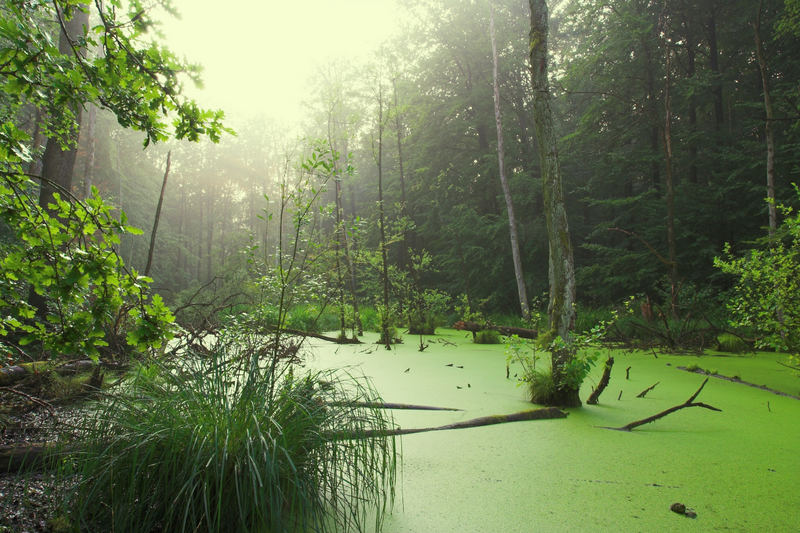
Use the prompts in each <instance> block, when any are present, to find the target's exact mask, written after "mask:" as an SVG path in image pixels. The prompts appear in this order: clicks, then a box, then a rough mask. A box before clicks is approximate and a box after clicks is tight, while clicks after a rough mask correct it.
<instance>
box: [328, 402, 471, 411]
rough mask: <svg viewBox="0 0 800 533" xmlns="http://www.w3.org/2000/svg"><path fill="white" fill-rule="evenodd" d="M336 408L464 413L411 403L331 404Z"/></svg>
mask: <svg viewBox="0 0 800 533" xmlns="http://www.w3.org/2000/svg"><path fill="white" fill-rule="evenodd" d="M327 405H331V406H334V407H367V408H371V409H409V410H416V411H463V409H456V408H455V407H434V406H432V405H414V404H410V403H391V402H330V403H328V404H327Z"/></svg>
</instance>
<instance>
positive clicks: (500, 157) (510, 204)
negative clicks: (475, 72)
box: [489, 0, 531, 320]
mask: <svg viewBox="0 0 800 533" xmlns="http://www.w3.org/2000/svg"><path fill="white" fill-rule="evenodd" d="M489 39H490V41H491V42H492V80H493V82H494V83H493V88H494V92H493V96H494V116H495V122H496V124H497V166H498V170H499V174H500V183H501V185H502V186H503V198H505V201H506V211H507V213H508V231H509V234H510V236H511V257H512V259H513V262H514V274H515V277H516V279H517V293H518V294H519V305H520V309H521V311H522V318H523V319H525V320H530V318H531V310H530V308H529V307H528V293H527V291H526V289H525V274H524V273H523V271H522V259H521V257H520V255H519V237H518V235H517V219H516V217H515V216H514V200H513V198H512V197H511V188H510V187H509V185H508V179H507V178H506V166H505V153H504V151H503V120H502V115H501V113H500V84H499V83H498V81H497V63H498V59H497V43H496V42H495V41H496V39H495V34H494V8H493V7H492V2H491V0H490V1H489Z"/></svg>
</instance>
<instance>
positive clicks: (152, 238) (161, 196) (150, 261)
mask: <svg viewBox="0 0 800 533" xmlns="http://www.w3.org/2000/svg"><path fill="white" fill-rule="evenodd" d="M171 158H172V151H171V150H170V151H169V152H167V168H166V170H164V180H163V181H162V182H161V194H159V195H158V205H157V206H156V216H155V218H154V220H153V231H152V232H151V233H150V248H149V249H148V250H147V265H146V266H145V267H144V275H145V276H149V275H150V267H151V266H152V265H153V251H154V250H155V248H156V232H157V231H158V221H159V219H160V218H161V206H162V205H164V191H165V190H166V189H167V178H168V177H169V167H170V163H171V162H172V161H171Z"/></svg>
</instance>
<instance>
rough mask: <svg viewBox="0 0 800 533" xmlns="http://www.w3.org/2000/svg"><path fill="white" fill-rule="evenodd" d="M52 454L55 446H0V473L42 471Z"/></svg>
mask: <svg viewBox="0 0 800 533" xmlns="http://www.w3.org/2000/svg"><path fill="white" fill-rule="evenodd" d="M54 452H55V446H53V445H51V444H47V443H31V442H27V443H25V444H24V445H21V446H14V445H3V446H0V473H16V472H21V471H33V470H42V469H43V468H45V467H46V466H48V463H49V459H51V458H52V454H53V453H54Z"/></svg>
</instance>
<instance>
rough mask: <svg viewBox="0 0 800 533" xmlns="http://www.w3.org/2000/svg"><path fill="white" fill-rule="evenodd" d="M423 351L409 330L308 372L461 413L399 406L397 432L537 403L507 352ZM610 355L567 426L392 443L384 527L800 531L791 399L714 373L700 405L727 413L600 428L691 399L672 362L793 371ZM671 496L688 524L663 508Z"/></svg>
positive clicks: (328, 353)
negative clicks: (391, 493)
mask: <svg viewBox="0 0 800 533" xmlns="http://www.w3.org/2000/svg"><path fill="white" fill-rule="evenodd" d="M365 340H366V342H373V341H374V339H373V338H372V337H370V336H369V335H368V336H367V337H366V339H365ZM441 340H444V341H447V342H441ZM451 343H452V344H451ZM429 344H430V346H429V348H428V349H427V350H425V351H424V352H422V353H420V352H418V351H417V350H416V348H417V346H416V345H417V343H416V341H415V339H414V338H412V337H407V339H406V344H403V345H398V346H396V347H395V348H394V349H393V350H392V351H386V350H385V349H384V348H383V347H380V346H375V345H374V344H366V343H365V344H362V345H358V346H332V345H329V344H324V343H316V344H314V345H313V346H312V353H313V356H312V358H311V361H310V363H311V364H312V365H313V366H315V367H324V368H340V367H349V368H350V371H351V372H352V371H355V372H363V373H364V374H365V375H366V376H369V377H370V378H371V379H372V380H373V382H374V384H375V386H376V387H377V389H378V390H379V391H380V393H381V395H382V396H383V399H384V400H385V401H387V402H397V403H413V404H425V405H434V406H442V407H454V408H459V409H462V411H455V412H448V411H435V412H432V411H405V410H404V411H394V417H395V421H396V422H397V423H398V424H399V425H400V426H402V427H428V426H436V425H442V424H447V423H451V422H456V421H460V420H468V419H471V418H476V417H479V416H484V415H491V414H509V413H514V412H517V411H523V410H527V409H530V408H532V407H533V406H532V405H531V404H530V403H528V402H526V401H525V399H524V391H523V390H522V389H521V388H518V387H517V386H516V385H515V380H514V379H511V380H507V379H506V377H505V376H506V367H505V354H504V347H503V346H502V345H499V346H498V345H493V346H486V345H474V344H472V343H471V342H469V339H468V338H467V336H465V335H464V334H463V333H461V332H457V331H452V330H443V331H442V334H441V335H440V336H438V337H436V338H431V339H429ZM614 356H615V359H616V364H615V366H614V370H613V372H612V377H611V382H610V384H609V386H608V388H607V389H606V391H605V393H604V394H603V396H601V398H600V404H599V405H597V406H584V407H582V408H579V409H572V410H570V415H569V417H568V418H567V419H559V420H543V421H528V422H515V423H508V424H500V425H494V426H487V427H480V428H472V429H460V430H452V431H439V432H431V433H421V434H414V435H406V436H404V437H402V469H401V473H400V476H399V480H398V481H399V483H398V485H399V491H398V492H399V495H398V496H399V497H398V501H397V503H396V505H395V509H394V512H393V513H392V515H391V516H389V518H388V519H387V521H386V523H385V527H384V531H386V532H389V533H446V532H459V533H468V532H481V533H491V532H504V533H505V532H508V533H511V532H532V531H609V530H618V531H647V532H650V531H718V530H727V531H756V530H762V531H800V479H799V478H798V475H799V474H800V401H798V400H796V399H792V398H787V397H782V396H778V395H774V394H771V393H769V392H765V391H762V390H758V389H755V388H751V387H747V386H744V385H742V384H738V383H731V382H728V381H723V380H720V379H715V378H711V379H710V380H709V382H708V384H707V385H706V386H705V388H704V389H703V391H702V393H701V394H700V396H699V397H698V401H703V402H706V403H709V404H711V405H713V406H715V407H718V408H720V409H722V412H719V413H718V412H713V411H710V410H706V409H702V408H690V409H684V410H681V411H677V412H675V413H673V414H671V415H669V416H667V417H665V418H663V419H661V420H658V421H656V422H654V423H653V424H649V425H646V426H642V427H640V428H637V429H636V430H634V431H633V432H630V433H626V432H620V431H612V430H608V429H603V426H611V427H618V426H622V425H624V424H626V423H628V422H631V421H633V420H638V419H641V418H644V417H646V416H649V415H652V414H655V413H657V412H659V411H662V410H663V409H666V408H668V407H671V406H673V405H677V404H680V403H682V402H684V401H685V400H687V399H688V398H689V396H691V394H692V393H694V391H696V390H697V388H698V387H699V386H700V384H701V383H702V381H703V379H704V376H700V375H697V374H692V373H689V372H685V371H682V370H679V369H678V368H677V367H678V366H686V365H691V364H695V365H698V366H700V367H701V368H704V369H706V370H710V371H717V372H719V373H720V374H725V375H729V376H733V375H736V376H739V377H740V378H741V379H743V380H745V381H751V382H754V383H757V384H765V385H768V386H770V387H773V388H776V389H779V390H782V391H784V392H787V393H790V394H794V395H798V394H800V378H797V377H796V376H795V375H793V374H792V371H791V370H788V369H786V368H785V367H782V366H780V365H778V364H777V363H776V359H778V356H776V355H775V354H758V355H755V356H754V355H746V356H733V357H730V356H728V357H721V356H713V355H705V356H701V357H697V356H671V355H663V354H658V356H657V357H656V356H655V355H654V354H653V353H644V352H637V353H624V352H615V353H614ZM451 363H452V366H447V365H449V364H451ZM459 367H463V368H459ZM626 367H631V369H630V379H626V378H625V369H626ZM514 371H515V369H514V368H512V369H511V373H512V376H513V373H514ZM601 371H602V361H601V363H600V364H598V367H597V368H595V369H594V371H593V373H592V375H591V376H590V377H589V379H587V381H586V383H585V384H584V390H583V391H582V394H581V397H582V398H583V399H584V400H585V398H586V397H588V395H589V393H590V392H591V389H592V388H593V386H594V385H595V383H596V381H597V379H599V376H600V373H601ZM657 381H658V382H660V383H659V385H658V386H657V387H655V388H654V389H653V390H652V391H651V392H649V393H648V394H647V396H646V398H644V399H641V398H636V394H638V393H639V392H641V391H642V390H643V389H645V388H647V387H649V386H650V385H653V384H654V383H655V382H657ZM620 392H621V393H622V395H621V396H620ZM674 502H681V503H684V504H685V505H686V506H687V507H689V508H691V509H693V510H694V511H695V512H696V513H697V518H695V519H691V518H687V517H685V516H682V515H678V514H675V513H673V512H671V511H670V505H671V504H672V503H674Z"/></svg>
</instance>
